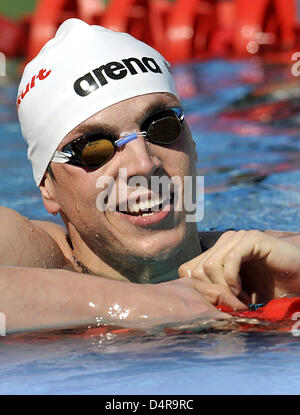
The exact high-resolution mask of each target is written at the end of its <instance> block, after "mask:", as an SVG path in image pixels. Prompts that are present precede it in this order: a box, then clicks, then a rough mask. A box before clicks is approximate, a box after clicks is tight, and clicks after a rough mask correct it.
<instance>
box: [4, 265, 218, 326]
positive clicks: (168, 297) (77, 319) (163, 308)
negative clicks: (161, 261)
mask: <svg viewBox="0 0 300 415" xmlns="http://www.w3.org/2000/svg"><path fill="white" fill-rule="evenodd" d="M197 285H198V281H197V280H192V279H182V280H175V281H170V282H167V283H162V284H156V285H153V284H134V283H129V282H124V281H116V280H110V279H106V278H100V277H96V276H92V275H85V276H84V277H83V276H82V275H81V274H78V273H76V272H72V271H66V270H56V269H50V270H46V269H38V268H21V267H7V266H0V293H1V295H0V304H1V305H0V312H2V313H4V315H5V317H6V331H7V333H9V332H16V331H29V330H37V329H42V328H57V327H70V326H74V325H79V324H96V323H97V322H98V321H99V318H101V321H102V323H110V324H117V325H125V326H126V327H130V326H133V327H135V328H145V327H151V326H152V325H155V324H163V323H168V322H180V321H188V320H191V319H195V318H197V317H210V318H214V317H218V316H219V315H220V314H221V315H222V316H225V315H224V314H223V313H219V312H218V311H217V310H216V309H215V308H214V307H213V306H212V305H211V304H209V303H208V302H207V301H206V300H205V299H204V298H203V297H202V295H201V294H199V292H198V290H197Z"/></svg>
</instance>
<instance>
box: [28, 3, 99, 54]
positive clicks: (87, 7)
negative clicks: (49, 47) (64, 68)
mask: <svg viewBox="0 0 300 415" xmlns="http://www.w3.org/2000/svg"><path fill="white" fill-rule="evenodd" d="M102 12H103V3H102V2H101V1H100V0H40V1H39V2H38V4H37V7H36V10H35V12H34V14H33V15H32V22H31V27H30V33H29V41H28V51H27V61H29V60H31V59H32V58H34V57H35V56H36V55H37V54H38V53H39V51H40V50H41V48H42V47H43V46H44V44H45V43H46V42H47V41H48V40H49V39H51V38H52V37H53V36H54V35H55V32H56V30H57V29H58V27H59V25H60V24H61V23H62V22H63V21H64V20H66V19H69V18H71V17H77V18H80V19H83V20H85V21H86V22H87V23H90V24H95V23H97V24H99V20H100V17H101V14H102Z"/></svg>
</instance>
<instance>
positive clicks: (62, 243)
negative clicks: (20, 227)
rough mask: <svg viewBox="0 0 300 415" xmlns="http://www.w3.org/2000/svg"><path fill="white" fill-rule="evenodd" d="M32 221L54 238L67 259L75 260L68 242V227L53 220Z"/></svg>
mask: <svg viewBox="0 0 300 415" xmlns="http://www.w3.org/2000/svg"><path fill="white" fill-rule="evenodd" d="M31 223H32V224H33V225H34V226H36V227H37V228H39V229H40V230H41V231H42V232H44V233H46V234H47V235H48V236H50V238H52V239H53V240H54V242H55V243H56V244H57V246H58V247H59V249H60V250H61V252H62V253H63V255H64V257H65V258H66V260H67V261H71V262H72V261H73V254H72V248H71V246H70V244H69V242H68V237H67V233H66V229H65V228H64V227H63V226H61V225H58V224H56V223H53V222H46V221H39V220H32V221H31Z"/></svg>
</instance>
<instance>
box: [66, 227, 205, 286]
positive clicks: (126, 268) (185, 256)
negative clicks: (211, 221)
mask: <svg viewBox="0 0 300 415" xmlns="http://www.w3.org/2000/svg"><path fill="white" fill-rule="evenodd" d="M68 230H69V235H70V239H71V242H72V246H73V254H74V260H75V262H76V263H77V265H78V266H79V267H80V268H81V271H82V272H85V273H90V274H93V275H99V276H102V277H106V278H112V279H117V280H124V281H131V282H135V283H158V282H164V281H169V280H173V279H175V278H177V277H178V267H179V266H180V265H181V264H183V263H184V262H187V261H189V260H191V259H192V258H194V257H195V256H198V255H200V254H201V245H200V241H199V236H198V230H197V227H196V225H195V226H194V227H193V228H192V230H191V231H190V233H189V236H188V238H187V239H186V240H185V241H184V243H183V244H182V245H181V246H180V247H179V248H178V249H177V250H176V252H173V253H172V255H171V256H168V257H166V258H163V259H160V260H157V259H155V258H153V259H149V258H147V259H144V258H142V259H141V258H138V259H137V258H128V257H126V259H125V260H124V261H122V263H118V264H117V265H116V264H114V265H112V264H111V263H109V262H108V261H106V260H105V259H104V258H100V257H99V256H97V255H96V254H95V253H94V252H93V251H92V250H91V249H90V248H89V247H88V245H87V244H86V243H85V242H84V241H83V240H82V239H81V237H80V235H79V234H78V232H77V231H76V229H75V228H74V227H73V226H72V225H71V226H68Z"/></svg>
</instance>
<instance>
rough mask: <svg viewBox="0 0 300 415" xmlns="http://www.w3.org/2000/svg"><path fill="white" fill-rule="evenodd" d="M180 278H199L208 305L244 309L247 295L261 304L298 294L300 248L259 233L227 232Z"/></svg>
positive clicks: (181, 272)
mask: <svg viewBox="0 0 300 415" xmlns="http://www.w3.org/2000/svg"><path fill="white" fill-rule="evenodd" d="M179 276H180V277H193V278H197V279H199V280H200V281H201V284H202V289H201V292H202V293H203V295H204V296H205V297H206V298H207V299H208V300H209V301H210V302H211V303H213V304H216V305H221V304H222V305H224V304H225V305H229V306H231V307H233V308H238V309H243V308H244V309H245V308H246V306H245V304H248V303H249V302H250V297H249V296H251V302H257V303H260V302H265V301H268V300H270V299H272V298H274V297H277V296H280V295H282V294H299V293H300V248H299V247H297V246H296V245H294V244H292V243H289V242H286V241H284V240H282V239H277V238H274V237H272V236H270V235H267V234H265V233H263V232H259V231H239V232H226V233H225V234H223V235H222V236H221V237H220V238H219V239H218V241H217V243H216V244H215V245H214V246H213V247H212V248H210V249H209V250H207V251H206V252H205V253H203V254H202V255H200V256H198V257H196V258H194V259H192V260H191V261H189V262H187V263H185V264H183V265H181V267H180V268H179ZM198 289H200V286H199V287H198Z"/></svg>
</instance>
